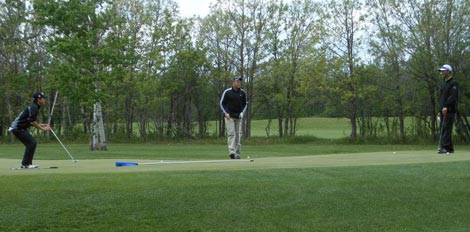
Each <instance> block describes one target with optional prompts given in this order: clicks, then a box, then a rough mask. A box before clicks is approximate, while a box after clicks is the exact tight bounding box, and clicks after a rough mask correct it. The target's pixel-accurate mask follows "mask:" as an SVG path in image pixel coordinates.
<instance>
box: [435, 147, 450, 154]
mask: <svg viewBox="0 0 470 232" xmlns="http://www.w3.org/2000/svg"><path fill="white" fill-rule="evenodd" d="M450 153H454V151H453V150H449V151H448V150H446V149H444V148H442V149H440V150H439V151H437V154H450Z"/></svg>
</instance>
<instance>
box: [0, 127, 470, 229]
mask: <svg viewBox="0 0 470 232" xmlns="http://www.w3.org/2000/svg"><path fill="white" fill-rule="evenodd" d="M320 124H323V123H320ZM312 127H314V126H312ZM338 128H340V127H336V126H334V125H331V128H329V129H325V132H323V133H322V134H331V135H332V137H334V136H338V135H339V134H341V133H342V132H339V131H340V130H341V129H340V130H338ZM308 135H309V136H311V135H313V134H310V132H309V133H308ZM315 136H316V135H315ZM340 137H341V136H340ZM336 141H337V140H334V139H331V140H330V139H328V138H326V140H323V141H321V142H318V143H316V142H311V141H310V142H304V143H302V142H301V143H296V144H289V143H288V142H280V143H277V142H274V143H271V142H260V141H254V142H252V141H246V143H244V145H243V150H242V155H243V158H246V157H247V156H250V157H251V158H254V159H255V160H256V161H255V162H254V163H253V164H255V165H251V166H247V167H244V168H240V166H231V164H225V163H224V165H222V164H213V165H210V166H209V165H206V166H202V165H188V166H185V167H181V166H158V165H155V166H153V165H148V166H139V167H129V168H116V167H113V162H114V161H115V160H117V159H128V160H207V159H226V158H227V148H226V145H225V143H224V142H223V141H222V142H220V141H216V142H215V143H169V144H163V143H158V144H113V143H110V144H108V148H109V150H108V151H101V152H92V151H89V149H88V145H86V144H69V143H66V144H65V145H66V146H67V148H68V149H69V150H70V152H71V153H72V154H73V155H74V157H75V158H76V159H79V160H81V161H80V162H79V163H78V164H74V165H72V164H68V165H69V166H59V168H58V169H55V170H42V169H40V170H19V171H11V170H9V169H8V168H9V166H8V165H4V164H2V163H0V167H2V170H0V186H1V188H0V196H1V197H0V205H1V206H2V210H0V218H1V219H2V220H1V223H0V231H466V230H468V228H470V221H469V220H468V218H470V192H469V191H468V190H469V189H470V172H468V167H469V165H470V161H468V160H470V157H468V156H470V149H469V148H468V147H466V146H457V147H456V152H457V153H456V154H454V155H451V156H437V154H435V150H436V146H435V145H360V144H347V143H342V142H339V143H337V142H336ZM22 152H23V146H22V145H21V144H18V143H14V144H0V162H3V163H9V164H10V163H17V164H18V165H19V161H20V159H21V156H22ZM394 152H396V153H397V154H395V153H394ZM333 154H339V155H333ZM359 154H361V155H360V156H358V155H359ZM368 154H372V155H368ZM385 154H386V155H385ZM304 156H307V157H321V159H315V161H313V163H311V164H309V165H300V164H298V163H299V160H300V162H302V161H303V160H308V159H303V158H299V157H304ZM428 156H429V159H428V158H427V157H428ZM329 157H332V158H329ZM368 157H369V158H368ZM457 157H458V158H459V159H456V158H457ZM353 158H354V159H353ZM67 159H68V156H67V154H66V153H65V151H64V150H63V149H62V147H60V145H59V144H58V143H57V142H55V141H49V142H47V143H41V144H39V145H38V148H37V151H36V157H35V160H36V161H38V162H41V163H42V164H49V163H50V164H54V163H60V164H65V161H62V160H67ZM328 159H330V160H328ZM362 159H363V160H362ZM368 159H374V162H371V161H370V160H368ZM401 159H407V160H408V161H409V162H408V163H406V164H404V163H400V161H401ZM290 160H296V162H289V161H290ZM320 160H322V162H325V163H326V164H328V165H324V166H322V165H320V164H318V165H316V163H315V162H320ZM68 161H70V160H68ZM68 161H67V163H70V162H68ZM103 162H104V163H109V166H108V165H107V164H106V165H103ZM263 162H265V163H263ZM268 162H269V163H268ZM310 162H312V161H310ZM98 163H100V164H98ZM336 163H337V164H339V165H338V166H335V164H336ZM248 164H251V162H250V163H248ZM93 165H97V166H96V167H102V169H101V168H100V169H97V168H96V167H93V169H92V167H87V166H93ZM98 165H101V166H98ZM88 170H92V171H88Z"/></svg>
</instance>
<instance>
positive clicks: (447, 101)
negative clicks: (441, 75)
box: [439, 77, 459, 113]
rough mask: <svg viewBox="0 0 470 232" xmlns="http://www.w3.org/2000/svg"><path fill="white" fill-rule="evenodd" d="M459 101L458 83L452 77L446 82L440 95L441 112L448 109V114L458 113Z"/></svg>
mask: <svg viewBox="0 0 470 232" xmlns="http://www.w3.org/2000/svg"><path fill="white" fill-rule="evenodd" d="M458 99H459V91H458V85H457V81H456V80H455V78H453V77H451V78H450V79H448V80H446V81H444V83H443V84H442V86H441V90H440V94H439V112H441V111H442V108H444V107H447V113H457V112H458ZM441 113H442V112H441Z"/></svg>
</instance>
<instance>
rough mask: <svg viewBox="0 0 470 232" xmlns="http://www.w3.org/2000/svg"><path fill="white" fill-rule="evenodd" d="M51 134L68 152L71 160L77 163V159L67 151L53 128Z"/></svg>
mask: <svg viewBox="0 0 470 232" xmlns="http://www.w3.org/2000/svg"><path fill="white" fill-rule="evenodd" d="M51 132H52V134H53V135H54V137H55V138H56V139H57V141H59V143H60V145H62V147H63V148H64V150H65V151H66V152H67V154H68V155H69V156H70V159H72V161H73V162H75V159H74V158H73V156H72V154H70V152H69V150H67V148H66V147H65V146H64V144H63V143H62V141H60V139H59V137H57V135H56V133H55V132H54V130H52V128H51Z"/></svg>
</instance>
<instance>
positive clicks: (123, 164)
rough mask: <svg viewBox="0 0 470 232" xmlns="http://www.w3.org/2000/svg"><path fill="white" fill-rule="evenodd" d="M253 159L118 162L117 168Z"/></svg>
mask: <svg viewBox="0 0 470 232" xmlns="http://www.w3.org/2000/svg"><path fill="white" fill-rule="evenodd" d="M254 161H255V160H253V159H247V160H195V161H163V160H162V161H160V162H149V163H139V162H126V161H116V167H122V166H138V165H154V164H191V163H233V162H254Z"/></svg>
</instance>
